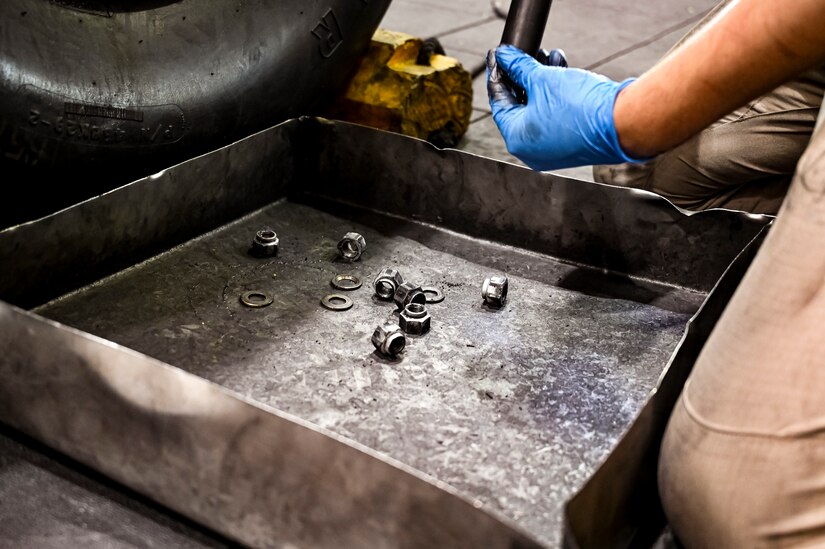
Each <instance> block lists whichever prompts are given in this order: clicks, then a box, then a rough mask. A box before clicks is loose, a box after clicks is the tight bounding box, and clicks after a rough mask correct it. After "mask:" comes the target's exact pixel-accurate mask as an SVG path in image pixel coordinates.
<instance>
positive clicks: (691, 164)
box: [593, 0, 825, 214]
mask: <svg viewBox="0 0 825 549" xmlns="http://www.w3.org/2000/svg"><path fill="white" fill-rule="evenodd" d="M728 3H729V0H728V1H725V2H722V3H721V4H720V6H719V7H718V8H717V10H714V11H713V12H711V13H710V14H709V15H708V16H707V17H706V18H705V19H703V21H702V22H700V23H699V25H697V27H696V28H694V29H693V30H692V31H691V32H690V33H689V34H688V35H687V36H686V37H685V38H683V39H682V40H681V41H680V42H679V43H678V44H677V45H676V46H674V48H677V47H679V45H681V43H682V42H684V41H685V40H687V39H689V38H690V36H692V35H693V34H695V33H696V32H698V30H699V29H701V27H703V26H704V25H705V24H706V23H707V22H708V21H709V20H710V19H712V18H713V16H714V15H715V14H716V12H717V11H718V10H719V9H720V8H721V7H723V6H724V5H726V4H728ZM823 91H825V67H823V68H820V69H817V70H813V71H809V72H807V73H805V74H804V75H802V76H801V77H799V78H797V79H796V80H793V81H791V82H788V83H787V84H784V85H782V86H780V87H778V88H776V89H775V90H774V91H772V92H771V93H769V94H767V95H765V96H763V97H760V98H758V99H756V100H754V101H751V102H750V103H748V104H747V105H745V106H743V107H741V108H739V109H736V110H735V111H734V112H732V113H730V114H729V115H727V116H725V117H724V118H722V119H721V120H719V121H717V122H716V123H714V124H713V125H712V126H710V127H709V128H707V129H706V130H704V131H702V132H701V133H699V134H698V135H696V136H694V137H693V138H691V139H689V140H688V141H686V142H685V143H683V144H681V145H679V146H678V147H676V148H674V149H672V150H670V151H668V152H666V153H664V154H661V155H659V156H658V157H656V158H655V159H653V160H652V161H650V162H648V163H646V164H618V165H615V166H594V168H593V176H594V178H595V180H596V181H599V182H601V183H608V184H611V185H621V186H624V187H635V188H639V189H645V190H648V191H652V192H655V193H657V194H660V195H662V196H664V197H665V198H668V199H669V200H670V201H671V202H673V203H674V204H676V205H677V206H679V207H682V208H686V209H690V210H704V209H707V208H729V209H734V210H744V211H748V212H753V213H767V214H775V213H776V212H777V211H779V207H780V205H781V204H782V200H783V199H784V197H785V193H786V192H787V189H788V185H789V184H790V181H791V177H792V176H793V173H794V168H795V167H796V164H797V162H799V158H800V157H801V156H802V153H803V152H804V151H805V147H807V146H808V143H809V141H810V138H811V134H812V133H813V129H814V125H815V123H816V117H817V113H818V112H819V108H820V106H821V104H822V96H823Z"/></svg>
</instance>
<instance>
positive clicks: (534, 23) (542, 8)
mask: <svg viewBox="0 0 825 549" xmlns="http://www.w3.org/2000/svg"><path fill="white" fill-rule="evenodd" d="M552 3H553V0H512V2H511V3H510V11H509V13H508V14H507V22H506V23H505V24H504V33H503V34H502V36H501V43H502V44H510V45H512V46H515V47H517V48H518V49H520V50H521V51H523V52H525V53H527V54H530V55H532V56H533V57H536V54H537V53H538V52H539V48H541V39H542V37H543V36H544V27H546V26H547V17H548V16H549V15H550V6H551V5H552Z"/></svg>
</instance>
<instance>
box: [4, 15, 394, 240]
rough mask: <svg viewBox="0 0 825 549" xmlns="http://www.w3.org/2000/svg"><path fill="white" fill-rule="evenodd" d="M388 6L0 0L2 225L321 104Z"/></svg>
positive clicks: (340, 81) (340, 80)
mask: <svg viewBox="0 0 825 549" xmlns="http://www.w3.org/2000/svg"><path fill="white" fill-rule="evenodd" d="M389 3H390V0H323V1H321V0H210V1H209V2H204V1H202V0H179V1H174V2H170V1H161V0H154V1H152V0H142V1H141V0H138V1H125V0H121V1H108V2H103V1H94V0H4V1H3V2H0V153H2V154H1V155H0V156H2V160H0V162H2V164H1V165H0V170H2V172H0V173H2V176H1V177H0V181H2V182H1V183H0V193H2V198H0V228H2V227H8V226H10V225H13V224H16V223H19V222H22V221H26V220H30V219H33V218H36V217H40V216H42V215H45V214H47V213H50V212H53V211H55V210H56V209H58V208H61V207H65V206H68V205H70V204H73V203H76V202H78V201H80V200H82V199H85V198H88V197H90V196H94V195H96V194H99V193H101V192H103V191H106V190H110V189H112V188H115V187H117V186H120V185H122V184H125V183H127V182H129V181H132V180H134V179H137V178H139V177H143V176H146V175H149V174H151V173H154V172H156V171H158V170H160V169H163V168H165V167H168V166H170V165H172V164H175V163H177V162H180V161H183V160H185V159H187V158H191V157H192V156H195V155H198V154H202V153H205V152H207V151H209V150H212V149H214V148H216V147H219V146H222V145H224V144H228V143H231V142H232V141H235V140H237V139H240V138H242V137H245V136H247V135H250V134H252V133H254V132H256V131H258V130H261V129H264V128H266V127H269V126H271V125H273V124H275V123H278V122H280V121H282V120H285V119H287V118H290V117H294V116H298V115H302V114H313V113H315V112H316V110H317V109H318V108H319V105H320V104H321V103H322V102H323V101H324V100H325V99H327V98H330V97H332V96H333V95H334V94H335V93H336V92H337V91H339V90H340V88H341V86H342V85H343V84H345V83H346V80H347V78H348V77H349V75H350V74H351V70H352V69H353V68H354V67H355V65H356V63H357V60H358V57H359V56H360V55H361V54H362V53H363V51H364V50H365V48H366V47H367V45H368V43H369V39H370V37H371V36H372V34H373V32H374V31H375V29H376V28H377V26H378V24H379V22H380V21H381V19H382V17H383V15H384V13H385V11H386V9H387V7H388V6H389ZM192 183H193V184H196V182H192Z"/></svg>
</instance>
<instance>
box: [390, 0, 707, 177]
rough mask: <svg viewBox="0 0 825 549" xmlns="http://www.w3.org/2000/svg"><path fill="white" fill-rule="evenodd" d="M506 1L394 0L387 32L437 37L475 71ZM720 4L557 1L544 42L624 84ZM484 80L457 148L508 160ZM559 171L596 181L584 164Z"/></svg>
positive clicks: (493, 40) (494, 37)
mask: <svg viewBox="0 0 825 549" xmlns="http://www.w3.org/2000/svg"><path fill="white" fill-rule="evenodd" d="M494 1H497V2H498V4H499V5H502V6H504V8H505V9H506V7H507V5H508V4H509V2H507V1H506V0H450V1H449V2H439V1H437V0H394V1H393V3H392V5H391V6H390V9H389V11H388V12H387V15H386V17H385V18H384V20H383V21H382V23H381V27H382V28H386V29H390V30H394V31H400V32H406V33H409V34H412V35H414V36H418V37H420V38H429V37H431V36H435V37H437V38H439V40H440V41H441V43H442V44H443V45H444V48H445V50H446V52H447V54H448V55H450V56H452V57H455V58H457V59H458V60H460V61H461V62H462V63H463V64H464V66H465V67H466V68H467V69H468V70H470V69H471V68H472V67H474V66H477V65H478V64H479V63H482V62H483V60H484V56H485V55H486V52H487V50H489V49H490V48H493V47H495V46H496V45H497V44H498V42H499V40H500V39H501V33H502V30H503V29H504V20H502V19H500V18H498V17H496V15H495V13H494V11H493V2H494ZM717 3H718V0H687V1H685V0H658V1H655V2H643V1H641V0H555V1H554V2H553V6H552V9H551V11H550V19H549V22H548V25H547V30H546V31H545V33H544V42H543V45H544V47H546V48H548V49H549V48H562V49H563V50H564V51H565V53H566V54H567V58H568V60H569V62H570V65H571V66H574V67H582V68H586V69H589V70H593V71H596V72H599V73H602V74H604V75H607V76H609V77H610V78H613V79H614V80H623V79H625V78H629V77H633V76H638V75H640V74H642V73H644V71H646V70H647V69H648V68H650V67H652V66H653V65H654V64H655V63H656V62H657V61H658V60H659V59H660V58H661V57H662V56H663V55H664V54H665V53H667V51H668V50H669V49H670V48H671V47H672V46H673V45H674V44H675V43H676V42H677V41H678V40H679V38H681V37H682V36H683V35H684V34H685V33H686V32H687V31H688V30H690V28H691V27H692V26H693V25H695V24H696V23H697V22H698V21H699V20H700V19H701V18H702V17H703V16H704V15H705V14H706V13H707V12H708V11H709V10H711V9H712V8H713V7H714V6H715V5H716V4H717ZM485 85H486V82H485V79H484V76H483V75H482V76H480V77H479V78H477V79H476V80H475V81H474V82H473V109H474V113H473V118H472V123H471V125H470V129H469V130H468V132H467V134H466V135H465V137H464V139H463V140H462V142H461V144H460V145H459V147H458V148H459V149H462V150H465V151H468V152H471V153H475V154H479V155H482V156H487V157H490V158H496V159H499V160H504V161H507V162H514V163H517V164H521V162H520V161H519V160H518V159H516V158H514V157H513V156H511V155H510V154H509V153H508V152H507V147H506V146H505V144H504V141H503V139H502V138H501V135H500V134H499V132H498V129H497V128H496V125H495V123H494V122H493V120H492V117H491V115H490V106H489V104H488V103H487V94H486V90H485ZM557 173H561V174H564V175H568V176H572V177H576V178H578V179H584V180H589V181H592V180H593V174H592V169H591V168H590V167H589V166H587V167H581V168H572V169H569V170H561V171H559V172H557Z"/></svg>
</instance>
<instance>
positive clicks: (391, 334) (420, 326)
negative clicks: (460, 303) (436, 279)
mask: <svg viewBox="0 0 825 549" xmlns="http://www.w3.org/2000/svg"><path fill="white" fill-rule="evenodd" d="M373 288H374V289H375V295H376V296H377V297H378V299H382V300H384V301H393V302H395V305H396V307H397V308H398V311H399V315H398V323H394V322H387V323H384V324H380V325H378V326H377V327H376V328H375V332H374V333H373V334H372V344H373V345H374V346H375V348H376V349H378V352H379V353H381V354H383V355H386V356H388V357H391V358H394V357H397V356H398V355H399V354H400V353H401V351H403V350H404V347H405V346H406V341H407V334H410V335H424V334H426V333H427V332H429V331H430V325H431V324H432V317H431V316H430V313H429V312H428V311H427V306H426V305H427V303H428V302H431V303H432V302H434V300H429V301H428V299H427V293H425V291H424V288H422V287H421V286H418V285H416V284H413V283H412V282H405V281H404V277H402V276H401V273H399V272H398V269H394V268H391V267H388V268H385V269H382V270H381V272H380V273H378V276H377V277H375V280H374V281H373ZM431 293H434V294H435V295H436V297H437V298H440V299H439V301H440V300H443V298H444V296H443V294H442V293H441V290H438V289H437V288H432V289H431Z"/></svg>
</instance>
